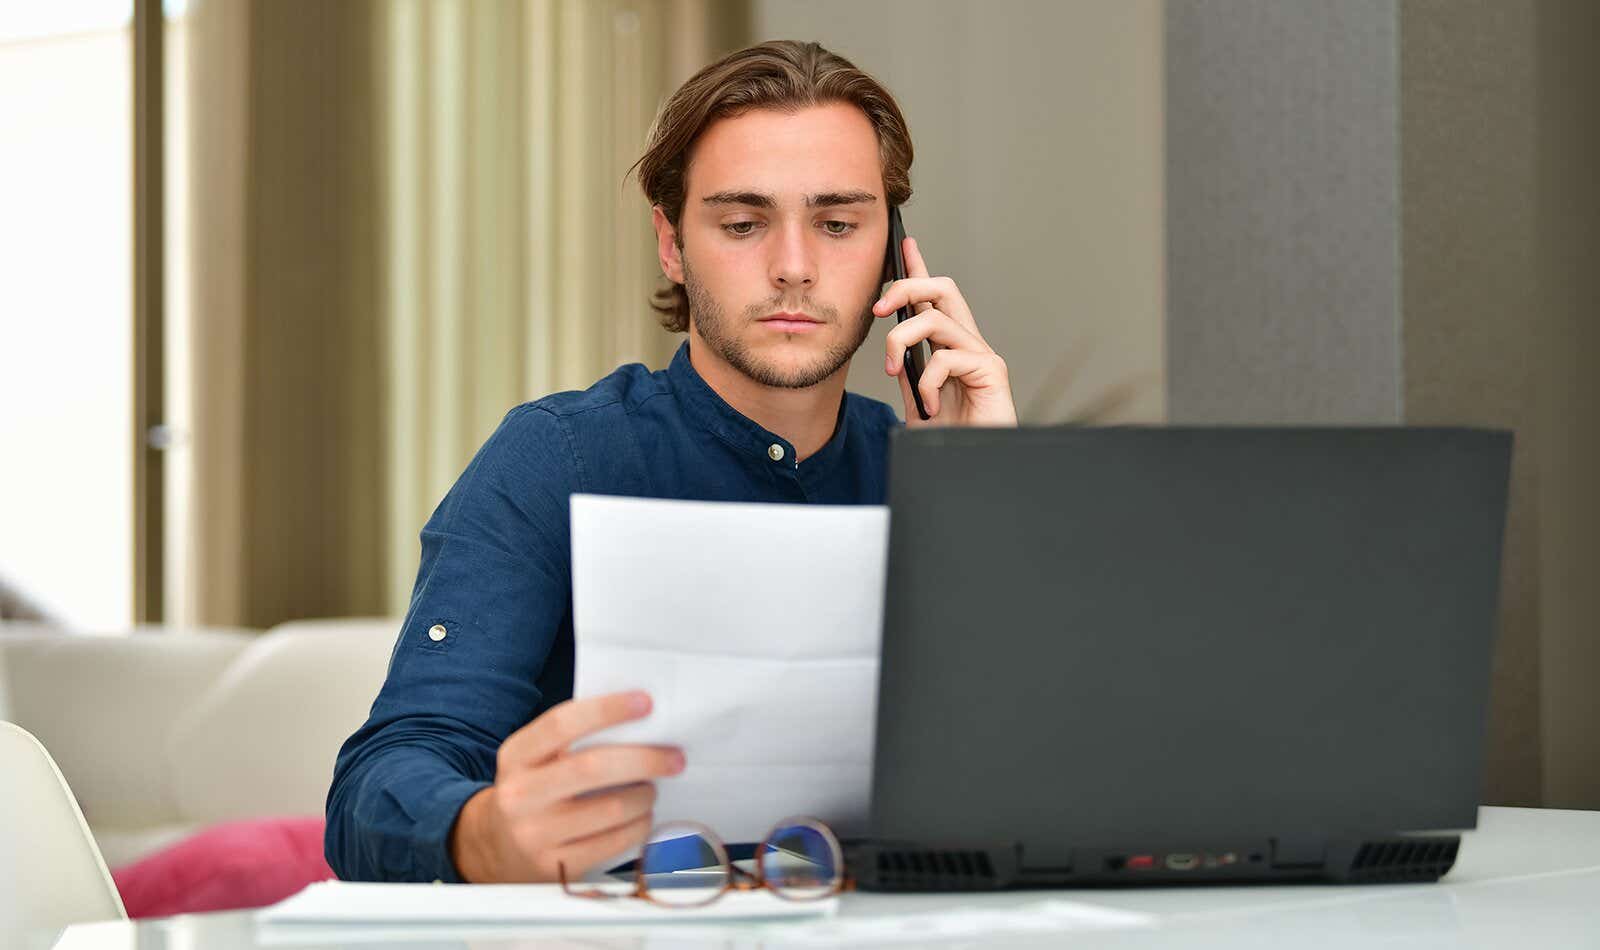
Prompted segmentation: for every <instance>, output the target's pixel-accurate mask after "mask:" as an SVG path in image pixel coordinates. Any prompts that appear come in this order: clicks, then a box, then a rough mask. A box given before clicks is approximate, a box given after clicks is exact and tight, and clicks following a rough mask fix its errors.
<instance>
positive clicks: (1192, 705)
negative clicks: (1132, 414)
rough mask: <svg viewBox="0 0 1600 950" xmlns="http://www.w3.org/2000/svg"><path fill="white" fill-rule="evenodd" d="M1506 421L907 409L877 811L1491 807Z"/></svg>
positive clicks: (1251, 819)
mask: <svg viewBox="0 0 1600 950" xmlns="http://www.w3.org/2000/svg"><path fill="white" fill-rule="evenodd" d="M1510 443H1511V440H1510V436H1509V435H1508V434H1506V433H1499V432H1486V431H1476V430H1464V429H1419V428H1312V429H1288V428H1244V427H1240V428H1114V429H1084V428H1031V429H1029V428H1024V429H1016V430H999V429H918V430H905V431H902V432H899V433H897V434H896V435H895V437H894V441H893V445H892V447H891V463H890V496H889V500H890V509H891V519H890V542H889V570H888V580H887V599H886V604H885V618H884V624H885V628H884V638H883V664H882V672H881V682H880V692H879V708H878V723H877V747H876V755H875V771H874V783H873V801H872V817H871V828H872V834H873V837H874V838H880V839H904V840H915V841H924V842H934V843H937V844H939V845H940V846H956V847H961V846H970V847H977V848H992V847H996V846H1001V845H1007V844H1015V845H1016V846H1017V847H1018V848H1020V849H1021V850H1022V851H1023V852H1024V853H1025V854H1026V853H1027V852H1029V851H1030V850H1031V851H1032V852H1033V853H1034V854H1035V855H1038V856H1041V859H1044V860H1048V859H1047V858H1044V857H1043V856H1045V855H1052V854H1054V855H1062V857H1061V858H1060V860H1070V857H1067V855H1068V853H1069V852H1070V850H1071V849H1076V848H1095V847H1105V848H1114V847H1127V846H1129V843H1130V842H1133V843H1137V844H1138V846H1141V847H1142V846H1145V844H1146V843H1150V842H1172V841H1186V840H1197V839H1201V838H1203V839H1206V840H1219V839H1225V838H1228V837H1230V836H1241V837H1248V836H1262V835H1270V836H1285V835H1295V836H1302V837H1307V836H1309V837H1311V838H1315V837H1316V836H1323V835H1326V836H1336V835H1345V834H1363V833H1369V832H1395V831H1400V830H1428V829H1458V828H1470V827H1473V826H1474V825H1475V822H1476V808H1477V805H1478V802H1479V797H1480V791H1481V787H1482V775H1483V737H1484V730H1485V718H1486V703H1487V694H1488V683H1489V669H1490V656H1491V649H1492V643H1493V633H1494V629H1495V624H1496V603H1497V594H1498V585H1499V568H1500V545H1501V537H1502V531H1503V524H1504V517H1505V505H1506V493H1507V477H1508V468H1509V458H1510Z"/></svg>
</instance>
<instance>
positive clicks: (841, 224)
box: [822, 221, 856, 237]
mask: <svg viewBox="0 0 1600 950" xmlns="http://www.w3.org/2000/svg"><path fill="white" fill-rule="evenodd" d="M822 229H823V230H824V231H826V232H828V233H829V234H831V235H833V236H834V237H844V236H845V235H846V234H849V233H850V232H851V231H854V230H855V229H856V226H855V225H854V224H851V223H850V222H849V221H824V222H822Z"/></svg>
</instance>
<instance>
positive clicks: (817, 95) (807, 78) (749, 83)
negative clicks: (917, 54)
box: [633, 40, 911, 333]
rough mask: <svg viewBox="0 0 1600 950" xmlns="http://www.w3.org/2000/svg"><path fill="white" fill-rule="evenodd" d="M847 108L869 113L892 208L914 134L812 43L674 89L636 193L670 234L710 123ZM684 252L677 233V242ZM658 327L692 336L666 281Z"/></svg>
mask: <svg viewBox="0 0 1600 950" xmlns="http://www.w3.org/2000/svg"><path fill="white" fill-rule="evenodd" d="M835 102H844V103H850V104H852V105H854V106H856V107H857V108H859V109H860V110H861V111H862V112H864V113H866V116H867V119H868V121H870V122H871V123H872V128H873V131H875V132H876V133H877V136H878V159H879V164H880V165H881V166H882V168H883V190H884V194H885V196H886V197H887V198H888V202H889V206H890V207H895V206H897V205H902V204H905V202H906V200H907V199H909V198H910V197H911V133H910V132H908V131H907V130H906V121H905V117H904V116H902V115H901V114H900V106H899V105H898V104H896V103H895V101H894V97H893V96H891V95H890V94H889V91H888V90H887V89H885V88H883V86H882V85H881V84H879V82H878V81H877V80H876V79H873V78H872V77H871V76H869V75H867V74H866V73H864V72H862V71H861V70H859V69H857V68H856V67H855V65H854V64H853V63H851V62H850V61H849V60H847V59H845V58H844V57H842V56H840V55H838V54H836V53H832V52H829V51H828V50H826V49H824V48H823V47H822V46H821V45H820V44H817V43H800V42H797V41H794V40H773V41H771V42H768V43H760V44H758V45H756V46H750V47H746V48H745V49H742V50H739V51H738V52H737V53H730V54H729V55H727V56H725V57H723V58H722V59H719V60H717V61H716V62H714V63H712V64H711V65H709V66H707V67H705V68H704V69H702V70H700V71H699V72H698V73H695V74H694V76H692V77H691V78H690V79H689V81H688V82H686V83H684V84H683V85H682V86H680V87H678V91H677V92H675V93H673V94H672V98H670V99H668V100H667V102H666V105H664V106H662V107H661V113H660V114H659V115H658V116H656V121H655V125H654V126H653V127H652V128H651V130H650V139H649V143H648V145H647V147H646V148H645V153H644V155H643V156H642V157H641V158H640V159H639V160H638V161H637V162H635V163H634V166H633V167H634V169H636V170H637V171H638V173H639V187H641V188H643V189H644V194H645V197H646V198H648V199H649V201H650V204H652V205H660V206H661V210H662V212H663V213H664V214H665V215H666V217H667V220H668V221H670V222H672V227H673V230H674V231H677V229H678V223H679V222H680V221H681V220H682V217H683V203H684V199H685V197H686V191H687V188H688V158H689V148H690V147H691V146H692V145H693V144H694V141H695V139H696V138H698V137H699V135H700V133H701V132H702V131H704V130H705V128H706V127H707V126H709V125H710V124H711V123H713V122H715V121H717V120H718V119H725V118H731V117H734V116H738V115H742V114H743V113H745V112H748V111H750V110H752V109H777V110H779V111H783V112H791V113H792V112H798V111H799V110H801V109H805V108H809V107H811V106H818V105H825V104H828V103H835ZM677 242H678V248H679V249H680V250H681V249H682V248H683V237H682V232H678V234H677ZM650 305H651V307H653V308H654V309H655V310H656V311H657V313H658V314H659V316H660V319H661V325H662V326H664V327H666V328H667V329H668V330H671V331H673V332H675V333H682V332H684V331H686V330H688V329H689V296H688V294H687V293H686V292H685V291H684V288H683V285H681V284H678V283H674V282H673V281H671V280H668V281H667V282H666V286H665V287H663V288H661V289H660V290H657V291H656V292H655V294H654V295H653V298H652V300H651V304H650Z"/></svg>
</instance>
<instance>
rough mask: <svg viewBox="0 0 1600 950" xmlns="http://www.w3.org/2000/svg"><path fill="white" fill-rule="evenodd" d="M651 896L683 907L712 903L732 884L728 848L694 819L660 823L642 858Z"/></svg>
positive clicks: (652, 832) (651, 835)
mask: <svg viewBox="0 0 1600 950" xmlns="http://www.w3.org/2000/svg"><path fill="white" fill-rule="evenodd" d="M639 872H640V873H641V874H643V875H644V879H645V884H646V886H647V888H648V889H649V892H650V896H651V897H652V898H654V899H655V901H656V902H657V903H661V904H671V905H674V906H679V907H695V906H698V905H700V904H709V903H710V902H712V901H714V900H716V899H717V897H719V896H720V895H721V894H722V892H723V890H724V889H725V888H726V887H727V886H728V876H729V874H731V873H732V872H730V871H729V870H728V851H727V849H726V848H724V847H723V846H722V842H721V841H720V840H718V839H717V836H716V835H714V834H712V833H711V831H710V830H709V829H707V828H705V827H704V826H701V825H697V824H693V823H691V822H673V823H671V824H665V825H659V826H657V827H656V828H655V829H654V830H653V831H651V833H650V842H649V843H648V844H646V845H645V846H644V853H643V854H642V855H641V856H640V858H639Z"/></svg>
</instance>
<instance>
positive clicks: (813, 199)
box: [703, 191, 878, 208]
mask: <svg viewBox="0 0 1600 950" xmlns="http://www.w3.org/2000/svg"><path fill="white" fill-rule="evenodd" d="M703 200H704V201H705V203H706V204H708V205H748V206H750V207H752V208H776V207H777V206H778V199H776V198H774V197H773V196H772V195H769V194H766V193H765V192H760V191H719V192H716V193H715V194H710V195H706V196H705V198H704V199H703ZM877 200H878V196H877V195H874V194H873V193H872V192H870V191H824V192H822V193H821V194H815V195H806V207H808V208H831V207H834V206H835V205H856V204H870V203H872V202H874V201H877Z"/></svg>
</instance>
